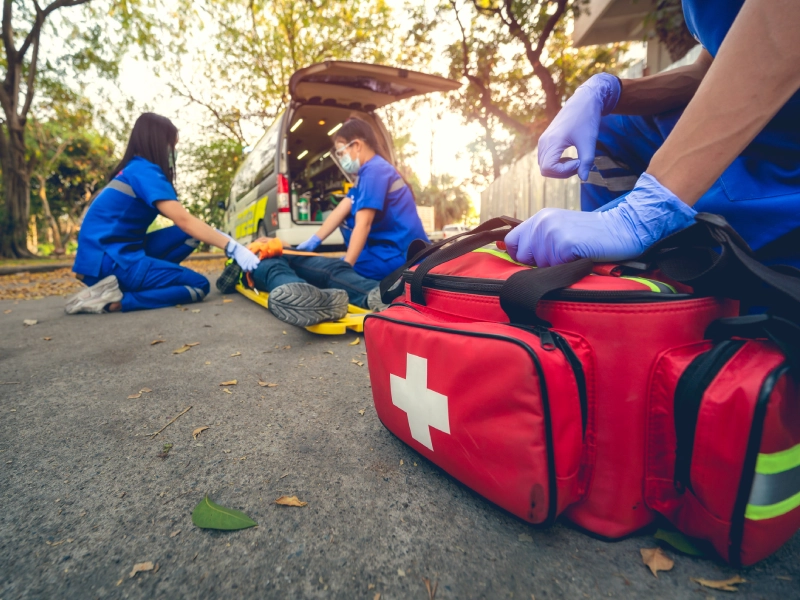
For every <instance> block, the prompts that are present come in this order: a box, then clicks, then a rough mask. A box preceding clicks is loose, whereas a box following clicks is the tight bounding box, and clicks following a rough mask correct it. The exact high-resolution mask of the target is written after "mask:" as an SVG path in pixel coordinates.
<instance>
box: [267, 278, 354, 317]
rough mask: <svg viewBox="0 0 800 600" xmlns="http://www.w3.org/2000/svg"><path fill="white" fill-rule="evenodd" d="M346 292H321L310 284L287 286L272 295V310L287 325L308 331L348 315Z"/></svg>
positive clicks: (271, 293) (270, 295)
mask: <svg viewBox="0 0 800 600" xmlns="http://www.w3.org/2000/svg"><path fill="white" fill-rule="evenodd" d="M347 303H348V297H347V292H345V291H344V290H321V289H319V288H318V287H316V286H313V285H311V284H310V283H285V284H284V285H279V286H278V287H276V288H275V289H274V290H272V291H271V292H270V293H269V310H270V311H271V312H272V314H273V315H275V316H276V317H278V318H279V319H280V320H281V321H283V322H284V323H289V324H290V325H297V326H298V327H308V326H309V325H316V324H317V323H321V322H322V321H336V320H338V319H341V318H344V316H345V315H346V314H347Z"/></svg>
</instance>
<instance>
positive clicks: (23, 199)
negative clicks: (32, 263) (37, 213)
mask: <svg viewBox="0 0 800 600" xmlns="http://www.w3.org/2000/svg"><path fill="white" fill-rule="evenodd" d="M8 150H9V152H8V158H7V160H5V161H3V163H4V164H3V191H4V192H5V214H4V215H3V222H2V235H0V256H3V257H7V258H32V257H33V256H34V254H33V253H32V252H31V251H30V250H29V249H28V244H27V233H28V218H29V216H30V212H31V197H30V194H31V191H30V179H29V177H28V173H27V165H26V164H25V155H24V154H23V153H20V152H18V151H17V150H16V148H14V147H13V144H9V148H8Z"/></svg>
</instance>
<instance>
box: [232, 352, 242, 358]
mask: <svg viewBox="0 0 800 600" xmlns="http://www.w3.org/2000/svg"><path fill="white" fill-rule="evenodd" d="M241 355H242V353H241V352H234V353H233V354H231V358H233V357H234V356H241Z"/></svg>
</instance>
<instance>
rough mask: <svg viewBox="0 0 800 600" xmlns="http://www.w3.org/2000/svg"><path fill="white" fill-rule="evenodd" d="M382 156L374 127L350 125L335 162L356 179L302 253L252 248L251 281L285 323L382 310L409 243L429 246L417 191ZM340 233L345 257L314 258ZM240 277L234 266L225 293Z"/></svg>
mask: <svg viewBox="0 0 800 600" xmlns="http://www.w3.org/2000/svg"><path fill="white" fill-rule="evenodd" d="M381 152H382V150H381V146H380V144H378V142H377V139H376V138H375V134H374V133H373V131H372V128H371V127H370V126H369V124H367V123H366V122H364V121H361V120H359V119H350V120H348V121H347V122H345V123H344V125H342V127H341V128H340V129H339V130H338V131H337V132H336V137H335V138H334V148H333V149H332V150H331V156H333V157H335V161H336V163H337V164H338V165H339V167H340V168H341V169H342V171H344V172H345V173H346V174H348V175H349V176H351V177H352V176H357V181H358V183H357V184H356V185H355V187H353V188H352V189H351V190H350V194H349V195H348V196H347V197H346V198H344V199H343V200H342V201H341V202H339V204H338V205H337V206H336V208H334V209H333V211H332V212H331V213H330V214H329V215H328V217H327V218H326V219H325V221H324V222H323V223H322V225H321V226H320V228H319V229H318V230H317V232H316V233H315V234H314V235H312V236H311V238H309V239H308V240H306V241H305V242H303V243H302V244H299V245H298V246H297V248H295V249H294V250H295V251H296V252H283V251H282V247H283V246H284V244H282V243H281V242H279V241H278V240H275V239H270V238H259V239H258V240H256V242H254V244H251V249H252V250H253V251H255V252H256V254H259V249H260V253H261V259H262V260H261V262H260V264H259V265H258V267H257V268H256V270H255V271H253V273H252V274H251V275H250V280H251V281H250V283H251V285H253V286H254V287H255V288H256V289H257V290H260V291H265V292H268V293H269V295H270V296H269V309H270V311H272V314H274V315H275V316H276V317H278V318H279V319H280V320H282V321H285V322H286V323H289V324H291V325H298V326H300V327H308V326H310V325H315V324H317V323H321V322H322V321H335V320H337V319H341V318H343V317H344V316H345V315H346V314H347V305H348V303H349V304H354V305H356V306H359V307H362V308H368V309H370V310H379V309H380V308H382V307H383V304H382V302H381V299H380V291H379V289H378V285H379V283H380V280H381V279H383V278H384V277H386V275H388V274H389V273H391V272H392V271H394V270H395V269H397V268H398V267H400V266H401V265H402V264H403V263H404V262H405V260H406V250H407V249H408V247H409V245H410V244H411V242H413V241H414V240H416V239H422V240H423V241H425V242H427V241H428V238H427V236H426V235H425V231H424V229H423V227H422V222H421V221H420V219H419V215H418V214H417V209H416V204H415V202H414V196H413V194H412V193H411V189H410V188H409V187H408V185H407V184H406V182H405V181H404V180H403V178H402V176H401V175H400V174H399V173H398V172H397V169H395V168H394V167H393V166H392V164H391V163H390V162H389V161H388V160H387V159H386V157H384V156H382V155H381ZM337 228H339V229H340V230H341V232H342V236H343V237H344V240H345V244H346V245H347V252H346V253H345V256H344V257H342V258H330V257H326V256H317V255H314V254H313V252H314V251H315V250H317V248H319V246H320V244H321V243H322V240H324V239H325V238H326V237H328V236H329V235H330V234H331V233H333V232H334V231H335V230H336V229H337ZM287 248H289V246H287ZM236 271H237V269H236V266H235V263H234V264H232V265H229V266H228V268H227V269H226V273H223V276H222V277H220V280H219V281H217V288H218V289H219V290H220V291H222V292H228V291H230V289H231V287H235V285H236V281H235V280H236V279H238V277H239V274H238V273H237V272H236Z"/></svg>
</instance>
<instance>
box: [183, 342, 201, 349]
mask: <svg viewBox="0 0 800 600" xmlns="http://www.w3.org/2000/svg"><path fill="white" fill-rule="evenodd" d="M186 345H187V346H189V348H194V347H195V346H199V345H200V342H190V343H188V344H186Z"/></svg>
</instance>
